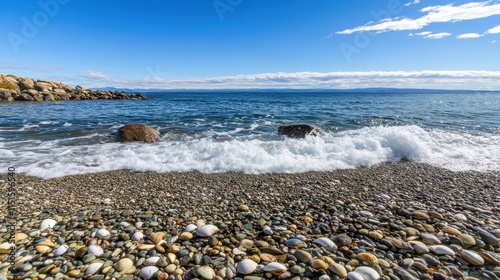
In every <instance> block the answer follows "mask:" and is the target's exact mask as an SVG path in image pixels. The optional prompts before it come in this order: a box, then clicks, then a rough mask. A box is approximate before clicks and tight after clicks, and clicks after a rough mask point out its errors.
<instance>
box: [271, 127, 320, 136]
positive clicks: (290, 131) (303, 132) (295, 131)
mask: <svg viewBox="0 0 500 280" xmlns="http://www.w3.org/2000/svg"><path fill="white" fill-rule="evenodd" d="M278 134H280V135H285V136H287V137H291V138H305V137H306V136H307V135H311V136H323V135H325V134H326V133H325V132H324V131H323V129H321V128H319V127H317V126H314V125H310V124H292V125H284V126H280V127H278Z"/></svg>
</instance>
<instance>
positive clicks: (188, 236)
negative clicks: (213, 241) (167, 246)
mask: <svg viewBox="0 0 500 280" xmlns="http://www.w3.org/2000/svg"><path fill="white" fill-rule="evenodd" d="M179 239H180V240H182V241H187V240H191V239H193V234H192V233H191V232H189V231H185V232H183V233H181V234H180V235H179Z"/></svg>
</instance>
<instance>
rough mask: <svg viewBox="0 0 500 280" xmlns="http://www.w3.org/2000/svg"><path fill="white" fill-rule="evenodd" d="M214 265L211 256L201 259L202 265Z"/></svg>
mask: <svg viewBox="0 0 500 280" xmlns="http://www.w3.org/2000/svg"><path fill="white" fill-rule="evenodd" d="M211 263H212V258H210V257H209V256H207V255H204V256H203V257H202V258H201V262H200V264H201V265H209V264H211Z"/></svg>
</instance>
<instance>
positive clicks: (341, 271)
mask: <svg viewBox="0 0 500 280" xmlns="http://www.w3.org/2000/svg"><path fill="white" fill-rule="evenodd" d="M328 269H329V270H330V271H332V272H333V273H335V274H336V275H338V276H340V277H341V278H345V277H346V276H347V270H346V269H345V267H344V266H343V265H341V264H338V263H331V264H329V265H328Z"/></svg>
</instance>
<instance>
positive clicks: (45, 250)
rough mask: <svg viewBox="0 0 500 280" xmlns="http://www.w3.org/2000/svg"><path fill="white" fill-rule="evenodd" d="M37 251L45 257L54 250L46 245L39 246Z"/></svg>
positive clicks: (36, 248)
mask: <svg viewBox="0 0 500 280" xmlns="http://www.w3.org/2000/svg"><path fill="white" fill-rule="evenodd" d="M35 250H36V251H37V252H38V253H40V254H42V255H45V254H48V253H49V252H50V251H51V250H52V249H51V248H50V247H49V246H45V245H38V246H36V247H35Z"/></svg>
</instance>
